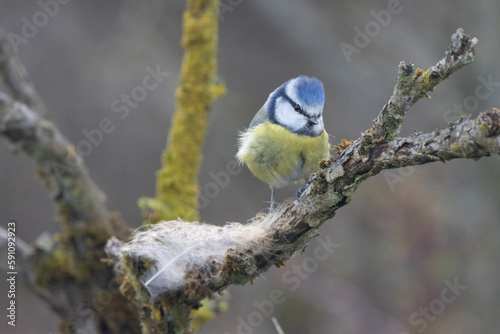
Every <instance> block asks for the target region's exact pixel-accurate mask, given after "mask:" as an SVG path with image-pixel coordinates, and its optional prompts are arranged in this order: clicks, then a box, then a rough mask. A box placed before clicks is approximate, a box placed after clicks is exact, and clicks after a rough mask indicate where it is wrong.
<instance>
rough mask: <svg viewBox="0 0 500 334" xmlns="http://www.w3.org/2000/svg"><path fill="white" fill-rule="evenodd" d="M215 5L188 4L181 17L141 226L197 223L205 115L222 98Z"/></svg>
mask: <svg viewBox="0 0 500 334" xmlns="http://www.w3.org/2000/svg"><path fill="white" fill-rule="evenodd" d="M218 6H219V2H218V1H217V0H191V1H189V2H188V7H187V10H186V12H185V13H184V21H183V31H184V33H183V36H182V45H183V47H184V48H185V54H184V59H183V62H182V68H181V79H180V84H179V87H178V88H177V90H176V92H175V96H176V102H177V105H176V110H175V113H174V115H173V118H172V125H171V128H170V132H169V135H168V140H167V147H166V149H165V151H164V152H163V154H162V168H161V169H160V170H159V171H158V173H157V189H156V198H153V199H150V198H141V199H140V200H139V203H138V204H139V207H140V208H141V210H142V212H143V217H144V220H145V223H155V222H158V221H161V220H172V219H177V218H182V219H184V220H187V221H197V220H199V215H198V208H197V206H198V193H199V187H198V174H199V171H200V166H201V162H202V149H203V142H204V140H205V133H206V128H207V120H208V111H209V109H210V108H211V106H212V104H213V102H214V100H215V99H216V98H217V97H218V96H220V95H222V94H223V93H224V92H225V88H224V85H223V84H221V83H220V82H218V81H217V79H216V73H217V36H218Z"/></svg>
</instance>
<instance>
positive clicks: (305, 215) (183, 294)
mask: <svg viewBox="0 0 500 334" xmlns="http://www.w3.org/2000/svg"><path fill="white" fill-rule="evenodd" d="M476 44H477V39H476V38H470V37H469V36H467V35H465V34H464V32H463V30H462V29H458V30H457V31H456V32H455V33H454V34H453V36H452V44H451V46H450V48H449V50H448V51H447V52H446V53H445V57H444V58H443V59H442V60H440V61H439V62H438V63H437V64H436V65H434V66H432V67H431V68H429V69H428V70H426V71H423V70H420V69H418V68H417V69H415V66H414V65H413V64H410V63H408V62H402V63H401V64H400V66H399V71H398V81H397V83H396V86H395V88H394V92H393V94H392V96H391V98H390V100H389V102H388V103H387V104H386V105H385V106H384V107H383V108H382V110H381V111H380V113H379V115H378V117H377V118H376V119H375V120H374V124H373V126H372V127H371V128H370V129H368V130H366V131H364V132H363V133H362V135H361V137H360V138H358V139H356V140H354V141H352V142H347V141H343V142H342V143H341V144H340V145H338V146H336V148H337V149H338V151H339V153H340V155H339V156H338V157H337V158H336V159H334V158H333V157H332V158H331V159H329V160H326V161H322V162H321V164H320V166H321V171H320V172H318V173H315V174H312V175H311V176H310V178H309V180H308V183H309V186H308V187H307V188H306V190H305V191H304V192H303V193H302V195H301V196H300V198H299V199H297V200H296V201H294V202H288V203H285V204H283V205H281V206H280V207H279V208H278V209H277V210H275V212H274V213H271V214H269V215H257V216H256V217H255V218H254V219H253V221H252V223H250V224H248V225H242V224H238V223H232V224H231V225H228V227H226V228H220V227H210V226H207V225H203V224H190V223H184V222H182V221H179V220H175V221H166V222H160V223H158V224H156V226H155V228H154V229H150V230H147V231H143V232H140V233H138V234H136V236H135V237H134V238H133V239H132V241H131V242H130V243H129V244H127V245H125V246H124V247H121V248H120V247H115V248H113V252H112V253H113V254H114V258H115V263H116V264H117V268H119V269H118V273H119V274H120V275H123V277H124V279H125V281H129V282H133V283H132V285H133V286H134V287H135V289H134V293H135V294H137V295H139V296H140V299H143V300H147V299H148V298H152V300H153V303H154V304H155V305H161V304H162V303H167V304H168V305H173V304H174V305H175V304H177V305H178V303H182V305H183V306H191V307H193V308H196V307H197V306H199V304H200V301H201V300H202V299H203V298H206V297H207V296H211V295H213V294H217V293H219V292H222V291H223V290H224V289H225V288H226V287H228V286H229V285H232V284H246V283H248V282H251V281H253V280H254V279H256V278H257V277H258V276H259V275H261V274H262V273H263V272H265V271H267V270H268V269H269V268H270V267H271V266H272V265H276V266H281V265H282V264H283V263H284V262H285V261H287V260H288V259H289V258H290V257H291V256H292V255H293V254H294V253H296V252H297V251H301V250H303V249H304V248H305V247H306V246H307V244H308V242H309V240H310V239H311V238H313V237H314V236H316V235H318V231H317V229H318V227H319V226H321V224H323V223H324V222H325V221H326V220H328V219H330V218H332V217H333V216H334V215H335V213H336V211H337V210H338V209H339V208H341V207H343V206H345V205H346V204H348V203H349V201H350V200H351V198H352V195H353V193H354V192H355V190H356V189H357V188H358V186H359V185H360V184H361V183H362V182H363V181H364V180H366V179H367V178H369V177H371V176H374V175H377V174H378V173H380V172H381V171H382V170H384V169H390V168H399V167H405V166H410V165H412V166H415V165H422V164H425V163H428V162H434V161H447V160H451V159H456V158H466V159H474V160H477V159H479V158H481V157H485V156H489V155H492V154H499V153H500V112H499V110H498V109H492V110H488V111H485V112H483V113H481V114H480V115H479V116H478V117H477V118H476V119H471V118H466V117H462V118H461V119H459V120H458V121H457V122H454V123H450V124H449V126H448V128H444V129H441V130H436V131H434V132H431V133H427V134H415V135H412V136H410V137H406V138H398V137H397V135H398V134H399V130H400V127H401V124H402V123H403V121H404V118H405V116H406V114H407V112H408V110H409V109H410V108H411V106H412V105H413V104H415V103H416V102H417V101H418V100H419V99H421V98H422V97H426V96H428V93H429V92H430V91H432V90H433V89H434V88H435V87H436V86H437V85H438V84H439V83H440V82H441V81H443V80H444V79H446V78H447V77H448V76H449V75H450V74H452V73H453V72H454V71H456V70H458V69H460V68H461V67H463V66H465V65H467V64H469V63H471V62H472V61H473V60H474V55H475V50H474V47H475V45H476ZM188 224H189V226H188ZM172 226H175V228H176V233H175V234H172V235H168V231H169V230H171V229H172ZM207 231H211V232H210V233H208V232H207ZM214 231H215V232H214ZM188 232H189V233H188ZM212 232H213V233H212ZM241 232H244V234H245V235H246V236H247V237H246V238H245V239H244V240H243V241H244V242H243V241H242V242H240V243H238V244H237V243H234V242H233V243H232V242H228V243H227V247H226V248H225V249H222V250H221V249H220V248H217V250H216V251H215V248H214V247H212V246H211V245H210V244H211V242H217V241H216V239H217V238H219V239H220V238H223V239H224V237H227V240H226V241H230V240H232V239H231V238H232V237H231V236H233V235H234V234H238V233H241ZM187 233H188V234H189V236H190V237H189V238H186V237H182V236H185V235H186V234H187ZM145 240H147V242H145ZM200 240H203V241H202V242H201V241H200ZM207 240H208V241H209V242H208V244H209V245H205V243H206V241H207ZM217 240H218V239H217ZM179 244H182V247H179ZM176 248H177V249H179V251H175V249H176ZM153 249H155V250H160V249H161V251H156V252H152V251H151V250H153ZM190 249H193V250H194V249H196V252H193V254H190V252H189V250H190ZM165 254H168V258H169V259H170V260H169V261H165V259H163V258H164V257H165ZM196 254H198V255H200V254H203V256H197V255H196ZM173 268H176V270H179V269H180V270H181V274H180V275H179V273H178V272H177V273H176V281H175V282H174V281H173V278H172V277H171V275H172V270H173ZM169 270H170V271H169ZM164 273H165V274H164ZM179 277H182V282H179ZM151 279H158V282H157V283H159V284H155V286H154V293H153V294H150V292H149V291H148V289H147V288H146V287H145V284H146V283H147V284H150V283H151V282H150V281H151ZM162 281H163V282H164V283H161V282H162Z"/></svg>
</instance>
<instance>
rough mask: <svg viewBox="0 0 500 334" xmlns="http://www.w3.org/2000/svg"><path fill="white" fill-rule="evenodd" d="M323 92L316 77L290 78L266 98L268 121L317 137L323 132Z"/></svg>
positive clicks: (321, 85) (295, 131) (292, 130)
mask: <svg viewBox="0 0 500 334" xmlns="http://www.w3.org/2000/svg"><path fill="white" fill-rule="evenodd" d="M324 103H325V90H324V89H323V84H322V83H321V81H319V80H318V79H316V78H310V77H305V76H300V77H298V78H294V79H291V80H289V81H287V82H285V83H284V84H283V85H281V86H280V87H278V88H277V89H276V90H275V91H274V92H272V93H271V94H270V95H269V98H268V99H267V102H266V104H265V105H264V106H265V107H266V108H267V114H268V118H269V120H270V121H271V122H273V123H275V124H279V125H281V126H284V127H285V128H287V129H288V130H290V131H291V132H294V133H297V134H301V135H306V136H311V137H317V136H319V135H320V134H321V133H322V132H323V128H324V126H323V105H324Z"/></svg>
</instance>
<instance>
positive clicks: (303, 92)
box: [292, 76, 325, 106]
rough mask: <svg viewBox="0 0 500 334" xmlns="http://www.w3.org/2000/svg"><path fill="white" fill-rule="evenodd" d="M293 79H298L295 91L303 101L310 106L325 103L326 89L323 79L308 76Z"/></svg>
mask: <svg viewBox="0 0 500 334" xmlns="http://www.w3.org/2000/svg"><path fill="white" fill-rule="evenodd" d="M292 80H296V83H295V91H296V93H297V97H298V98H299V99H300V101H301V102H302V103H305V104H307V105H310V106H318V105H320V106H322V105H323V104H324V103H325V89H324V88H323V83H322V82H321V81H319V80H318V79H316V78H309V77H306V76H300V77H298V78H295V79H292Z"/></svg>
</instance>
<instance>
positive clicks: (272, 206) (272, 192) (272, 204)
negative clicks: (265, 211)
mask: <svg viewBox="0 0 500 334" xmlns="http://www.w3.org/2000/svg"><path fill="white" fill-rule="evenodd" d="M273 211H274V188H272V187H271V206H270V207H269V213H273Z"/></svg>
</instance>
